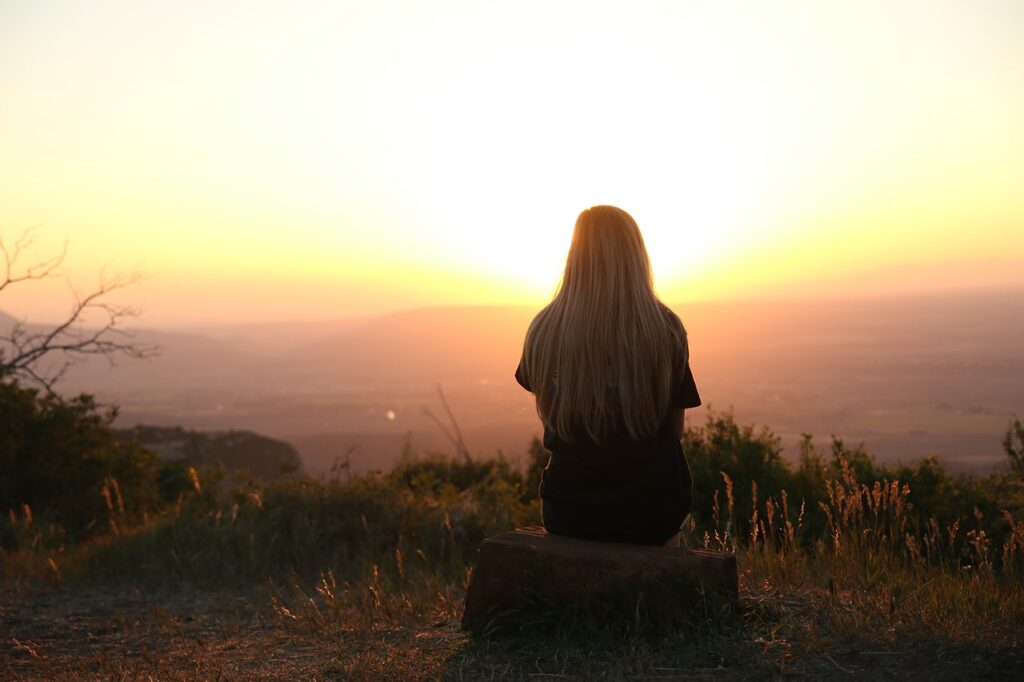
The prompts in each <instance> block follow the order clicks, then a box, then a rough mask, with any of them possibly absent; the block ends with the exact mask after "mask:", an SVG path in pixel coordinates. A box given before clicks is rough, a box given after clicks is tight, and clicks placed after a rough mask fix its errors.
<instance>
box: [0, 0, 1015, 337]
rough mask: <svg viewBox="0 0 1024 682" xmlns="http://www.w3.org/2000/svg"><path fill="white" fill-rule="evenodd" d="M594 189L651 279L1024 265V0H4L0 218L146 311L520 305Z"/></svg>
mask: <svg viewBox="0 0 1024 682" xmlns="http://www.w3.org/2000/svg"><path fill="white" fill-rule="evenodd" d="M597 203H613V204H617V205H620V206H622V207H623V208H625V209H626V210H628V211H630V212H631V213H632V214H633V215H634V216H635V217H636V218H637V221H638V223H639V224H640V227H641V229H642V230H643V232H644V235H645V238H646V240H647V244H648V248H649V250H650V252H651V257H652V260H653V262H654V265H655V274H656V278H657V282H658V285H659V290H660V291H661V293H662V295H663V297H664V298H665V299H666V300H669V301H672V302H676V301H683V300H695V299H709V298H716V297H717V298H721V297H730V298H737V297H739V298H744V297H756V296H764V295H809V294H813V295H851V294H860V293H865V294H876V293H884V292H886V291H904V290H921V289H933V288H950V287H953V288H955V287H964V286H979V285H992V286H1006V285H1022V284H1024V3H1022V2H1020V1H1019V0H1005V1H986V0H964V1H962V2H941V1H938V0H929V1H926V2H898V1H896V0H888V1H886V2H823V1H808V2H746V3H734V2H707V1H692V2H687V1H684V0H675V1H666V2H643V1H639V0H638V1H633V2H618V3H610V2H597V1H595V0H587V1H585V2H559V1H556V0H545V1H542V2H530V1H517V2H486V1H484V0H471V1H455V0H450V1H449V0H430V1H425V0H421V1H408V2H398V1H392V0H372V1H370V2H337V1H335V2H319V3H296V2H262V3H259V2H239V3H230V2H208V1H204V2H185V1H180V2H174V3H167V2H148V1H142V0H127V1H122V2H93V1H90V0H74V1H71V0H69V1H65V2H60V1H56V0H53V1H47V0H40V1H33V2H21V3H16V2H3V3H0V237H3V238H4V239H5V241H7V242H8V243H9V242H10V241H11V240H12V239H13V238H14V237H16V236H17V234H19V233H20V232H21V231H22V230H23V229H25V228H28V227H33V226H38V229H37V230H36V233H35V234H36V237H37V245H36V247H35V248H36V251H35V254H37V255H38V256H43V255H47V254H49V253H52V252H53V251H54V250H59V248H60V245H61V243H62V242H63V241H64V240H65V239H66V240H67V241H68V243H69V255H68V259H67V261H66V268H65V272H66V274H67V277H68V278H69V281H70V283H71V285H73V286H76V287H78V288H81V289H84V288H88V287H89V286H90V285H91V284H92V283H93V282H94V281H95V280H96V278H97V277H98V273H99V272H100V269H101V268H102V267H103V266H104V265H106V266H108V272H116V271H119V270H121V271H124V270H132V269H136V268H137V269H141V270H143V271H145V272H146V273H148V274H149V278H148V279H147V281H146V284H145V287H144V288H141V289H138V290H136V291H133V292H131V293H130V294H128V293H126V296H127V297H128V299H127V300H129V301H130V302H135V303H140V304H141V305H143V307H144V308H145V315H144V317H143V321H144V322H147V323H150V324H157V325H161V324H181V323H200V322H202V323H207V322H214V321H219V320H221V321H236V320H252V319H256V320H269V319H285V318H331V317H341V316H345V315H350V314H364V313H367V312H374V311H386V310H395V309H400V308H407V307H414V306H422V305H448V304H477V303H526V304H540V303H543V302H544V301H545V300H546V299H547V298H548V297H549V296H550V295H551V293H552V292H553V290H554V286H555V285H556V283H557V280H558V278H559V275H560V270H561V267H562V264H563V262H564V257H565V250H566V248H567V246H568V243H569V237H570V235H571V230H572V225H573V222H574V220H575V216H576V214H577V213H578V212H579V211H580V210H581V209H582V208H584V207H586V206H589V205H593V204H597ZM31 255H32V254H30V256H31ZM68 286H69V284H68V283H66V282H64V281H54V282H52V283H50V284H48V285H34V286H28V285H26V286H22V287H20V290H21V294H20V295H19V294H18V293H16V292H14V290H13V289H11V290H9V292H11V293H8V292H4V294H3V298H0V309H5V310H9V311H13V312H16V313H19V314H22V315H29V316H30V317H33V318H39V319H46V318H47V317H54V316H56V315H58V314H59V313H60V312H61V311H63V309H64V308H65V307H66V306H67V303H68V295H67V289H68Z"/></svg>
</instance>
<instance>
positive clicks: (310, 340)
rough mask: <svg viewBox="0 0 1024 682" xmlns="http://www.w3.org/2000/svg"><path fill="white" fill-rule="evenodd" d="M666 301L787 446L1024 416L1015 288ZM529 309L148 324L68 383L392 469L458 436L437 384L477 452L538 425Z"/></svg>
mask: <svg viewBox="0 0 1024 682" xmlns="http://www.w3.org/2000/svg"><path fill="white" fill-rule="evenodd" d="M674 308H675V310H676V311H677V312H678V313H679V315H680V317H681V318H682V319H683V321H684V323H685V324H686V327H687V329H688V333H689V337H690V349H691V365H692V367H693V371H694V374H695V376H696V378H697V383H698V387H699V389H700V392H701V395H702V397H703V399H704V403H705V406H707V405H708V404H710V405H712V406H713V407H714V408H716V409H729V408H730V407H731V408H732V409H733V410H734V412H735V414H736V416H737V418H738V419H740V420H741V421H743V422H755V423H758V424H766V425H769V426H771V427H772V428H773V429H774V430H775V431H776V432H777V433H779V434H780V435H781V436H782V438H783V443H784V444H785V445H786V446H788V447H789V449H790V451H792V449H793V447H794V446H795V443H796V442H797V441H798V440H799V437H800V434H801V433H802V432H811V433H814V434H816V435H818V437H819V440H823V439H826V438H827V436H828V434H831V433H835V434H837V435H839V436H843V437H845V438H847V439H848V440H851V441H854V442H857V441H864V443H865V445H866V446H868V448H869V449H871V450H872V451H874V452H877V453H878V454H879V455H880V456H881V457H882V458H884V459H889V460H892V459H897V458H898V459H903V460H909V459H913V458H916V457H919V456H922V455H924V454H928V453H933V452H934V453H938V454H940V455H941V456H943V457H945V458H946V460H947V461H948V462H950V463H951V464H952V465H953V466H955V467H959V468H965V469H969V468H977V467H979V466H980V467H982V468H984V467H988V466H991V465H993V464H994V463H996V462H998V461H999V458H1000V452H1001V450H1000V446H999V440H1000V437H1001V435H1002V431H1003V430H1005V426H1006V422H1007V420H1008V418H1009V416H1010V415H1011V414H1013V413H1016V414H1018V415H1020V414H1024V353H1022V352H1021V349H1022V348H1024V346H1022V344H1021V339H1022V338H1024V291H1022V290H1009V291H1008V290H1003V291H990V290H975V291H963V292H959V293H945V294H930V295H919V296H902V297H894V298H887V299H881V298H880V299H874V300H846V301H747V302H717V303H714V302H708V303H698V304H684V305H679V306H674ZM536 310H537V309H536V308H526V307H461V308H428V309H418V310H410V311H405V312H399V313H393V314H387V315H381V316H379V317H371V318H361V319H352V320H333V321H326V322H302V323H283V322H282V323H267V324H250V325H233V326H227V325H226V326H223V327H206V328H202V329H194V330H147V329H139V330H137V335H138V338H139V339H140V340H145V341H147V342H154V343H157V344H158V345H160V347H161V348H162V354H161V355H160V356H159V357H157V358H154V359H152V360H148V361H129V360H123V361H120V362H119V363H118V366H117V367H115V368H113V369H112V368H110V367H109V366H108V364H107V363H106V362H104V361H102V360H99V359H96V360H92V361H90V362H88V363H84V364H82V365H80V366H78V367H76V368H75V369H74V370H72V372H71V373H70V374H69V375H68V377H67V380H66V381H65V382H64V383H63V384H62V386H61V389H62V390H63V391H65V392H76V391H87V392H91V393H94V394H95V395H97V397H98V398H99V399H100V400H101V401H106V402H112V403H117V404H119V405H120V406H121V408H122V410H121V414H122V418H121V421H120V422H119V423H121V424H122V425H125V426H129V425H131V424H133V423H135V422H143V423H148V424H157V425H164V426H172V425H178V424H182V425H184V426H186V427H189V428H201V429H218V430H223V429H249V430H253V431H257V432H259V433H266V434H268V435H270V436H273V437H275V438H280V439H284V440H288V441H290V442H295V443H297V444H298V447H299V451H300V453H301V454H302V455H303V457H304V459H305V460H306V462H307V464H310V465H311V470H317V469H318V468H319V469H322V468H323V467H324V466H325V463H329V461H330V460H331V459H332V458H333V457H335V456H337V455H340V454H343V453H345V452H348V451H350V450H352V451H353V452H358V453H361V454H360V455H359V456H358V457H360V458H362V462H363V464H365V465H366V466H370V465H378V464H380V465H386V464H387V462H388V461H390V459H392V458H393V457H394V456H395V455H396V454H397V450H398V448H399V444H400V443H401V441H402V439H403V438H405V437H408V436H410V435H411V437H412V440H413V442H414V444H416V445H417V446H419V447H421V448H430V449H443V448H449V447H451V446H450V443H449V442H448V440H447V437H446V436H445V435H444V433H443V432H442V431H441V429H440V428H439V427H438V425H437V423H436V422H435V420H434V418H433V417H439V418H441V419H442V421H445V420H446V419H447V417H445V416H444V409H443V406H442V405H441V402H440V397H439V395H438V391H437V386H438V385H441V386H442V387H443V390H444V392H445V395H446V397H447V398H448V401H449V403H450V407H451V408H452V409H453V411H454V413H455V415H456V418H457V419H458V422H459V426H460V427H461V428H462V431H463V433H464V435H465V437H466V441H467V443H468V444H469V445H470V446H471V449H472V450H473V451H474V452H478V453H480V454H484V455H486V454H490V453H493V452H495V451H496V450H498V449H501V450H502V451H504V452H506V453H515V452H521V451H523V450H524V449H525V447H526V444H527V443H528V440H529V438H530V437H532V436H533V435H536V434H537V433H538V432H539V424H538V422H537V417H536V413H535V411H534V408H533V403H532V399H531V396H530V395H529V394H527V393H526V392H525V391H522V389H521V388H519V387H518V386H517V385H516V384H515V382H514V380H513V377H512V374H513V371H514V369H515V366H516V363H517V362H518V359H519V355H520V352H521V349H522V342H523V337H524V334H525V332H526V328H527V326H528V324H529V322H530V320H531V319H532V316H533V315H534V314H535V313H536ZM5 323H6V324H9V323H10V318H9V316H5V317H2V318H0V325H3V324H5ZM426 411H430V412H431V413H432V414H433V417H431V416H430V415H427V414H426ZM703 412H706V407H705V408H701V409H698V410H696V411H694V413H693V414H689V413H688V417H687V418H688V420H689V422H690V423H693V420H694V419H697V420H699V419H701V418H702V416H701V415H702V413H703ZM471 441H472V442H471ZM313 443H315V447H314V446H313V445H310V444H313ZM314 450H315V453H314ZM313 459H315V460H316V461H312V460H313Z"/></svg>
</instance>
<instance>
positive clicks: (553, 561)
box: [462, 526, 738, 630]
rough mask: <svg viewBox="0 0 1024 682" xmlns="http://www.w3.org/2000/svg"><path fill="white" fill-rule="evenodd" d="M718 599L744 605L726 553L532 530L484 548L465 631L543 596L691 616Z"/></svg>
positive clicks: (730, 556)
mask: <svg viewBox="0 0 1024 682" xmlns="http://www.w3.org/2000/svg"><path fill="white" fill-rule="evenodd" d="M710 594H713V595H717V596H721V597H724V601H726V602H727V603H731V604H733V605H734V604H735V603H736V600H737V594H738V588H737V574H736V557H735V556H734V555H733V554H730V553H726V552H712V551H707V550H700V549H686V548H681V547H679V548H676V547H652V546H645V545H629V544H623V543H607V542H594V541H591V540H577V539H575V538H568V537H564V536H560V535H553V534H550V533H548V532H546V531H545V530H544V529H543V528H540V527H536V526H531V527H527V528H519V529H517V530H513V531H508V532H505V533H499V534H498V535H495V536H493V537H489V538H487V539H486V540H484V541H483V543H481V545H480V549H479V554H478V557H477V565H476V568H475V569H474V571H473V574H472V576H471V578H470V583H469V588H468V589H467V591H466V608H465V611H464V612H463V616H462V627H463V628H465V629H468V630H475V629H478V628H479V627H481V626H483V625H484V624H485V623H486V622H488V621H489V620H490V619H491V618H493V617H496V616H499V615H501V614H503V613H508V612H509V611H512V610H520V609H522V608H524V607H528V606H529V604H530V603H531V599H533V598H535V597H536V596H537V595H543V596H545V597H553V598H556V599H563V600H567V601H570V602H573V603H581V604H586V603H588V602H590V601H591V600H593V599H596V598H602V597H608V596H611V595H614V596H615V597H616V598H621V597H623V596H625V598H626V601H627V603H632V604H633V605H634V606H635V605H636V604H637V602H638V601H641V600H642V601H644V602H645V604H646V607H645V608H646V611H647V613H649V614H652V615H654V616H657V615H659V614H666V613H669V614H671V613H675V614H679V613H680V612H685V611H687V610H689V609H691V608H693V606H694V605H695V604H696V603H697V602H698V601H699V600H701V599H703V598H705V597H706V596H708V595H710Z"/></svg>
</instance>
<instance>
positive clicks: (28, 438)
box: [0, 380, 160, 538]
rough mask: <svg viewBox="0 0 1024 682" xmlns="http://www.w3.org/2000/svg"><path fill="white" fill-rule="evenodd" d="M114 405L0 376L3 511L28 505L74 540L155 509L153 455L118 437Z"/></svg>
mask: <svg viewBox="0 0 1024 682" xmlns="http://www.w3.org/2000/svg"><path fill="white" fill-rule="evenodd" d="M116 416H117V411H116V409H115V408H111V409H108V410H107V411H106V412H102V413H101V412H100V410H99V407H98V405H97V404H96V402H95V401H94V399H93V398H92V397H91V396H88V395H84V394H83V395H79V396H77V397H75V398H71V399H64V398H61V397H60V396H58V395H56V394H52V393H48V394H41V393H40V391H38V390H37V389H30V388H25V387H22V386H20V385H19V384H18V383H17V382H16V381H11V380H7V381H0V509H2V510H5V511H8V510H10V511H9V515H10V514H11V513H13V511H14V510H26V508H27V510H28V511H27V512H23V513H29V514H31V515H33V516H34V517H35V518H36V519H37V520H45V521H48V522H51V523H54V524H57V525H59V526H60V527H62V528H63V529H64V530H66V531H67V532H68V533H69V534H70V535H71V536H72V538H75V537H81V536H84V535H87V534H90V533H94V532H98V531H105V530H106V529H107V528H108V527H109V526H110V524H111V523H136V522H138V521H140V520H141V519H142V518H143V517H144V516H145V515H146V514H148V513H152V512H154V511H156V509H157V508H158V506H159V498H158V494H157V484H156V479H157V471H158V468H159V465H160V463H159V460H158V458H157V457H156V455H154V454H153V453H151V452H149V451H147V450H145V449H143V448H141V447H139V446H137V445H134V444H131V443H124V442H122V441H120V440H119V439H118V438H117V436H116V434H115V433H114V431H113V429H112V428H111V424H112V423H113V421H114V418H115V417H116Z"/></svg>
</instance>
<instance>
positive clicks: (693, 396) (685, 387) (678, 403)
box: [672, 347, 701, 407]
mask: <svg viewBox="0 0 1024 682" xmlns="http://www.w3.org/2000/svg"><path fill="white" fill-rule="evenodd" d="M680 364H683V368H682V371H680V370H679V369H678V368H679V365H680ZM673 369H674V370H675V371H674V372H673V381H672V406H673V407H698V406H699V405H700V404H701V401H700V393H699V392H698V391H697V383H696V382H695V381H694V380H693V372H692V371H691V370H690V353H689V349H688V348H685V347H683V348H680V352H679V354H678V355H677V356H676V359H675V363H674V367H673Z"/></svg>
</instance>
